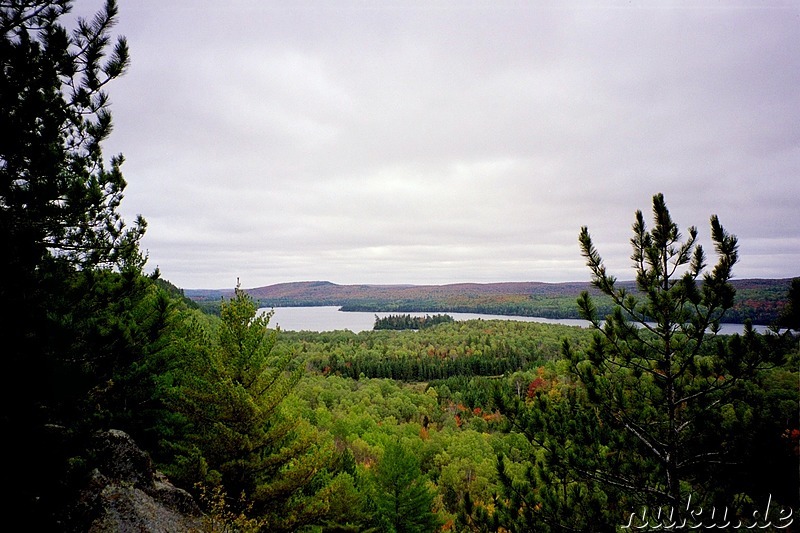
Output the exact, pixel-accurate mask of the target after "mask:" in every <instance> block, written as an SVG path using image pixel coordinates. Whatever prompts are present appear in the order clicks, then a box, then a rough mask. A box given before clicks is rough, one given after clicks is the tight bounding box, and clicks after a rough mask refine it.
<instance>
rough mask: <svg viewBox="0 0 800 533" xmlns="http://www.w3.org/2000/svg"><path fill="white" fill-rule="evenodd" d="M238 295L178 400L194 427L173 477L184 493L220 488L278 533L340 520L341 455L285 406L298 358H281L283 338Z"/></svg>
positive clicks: (190, 366)
mask: <svg viewBox="0 0 800 533" xmlns="http://www.w3.org/2000/svg"><path fill="white" fill-rule="evenodd" d="M271 316H272V315H271V313H264V314H259V313H258V309H257V308H256V305H255V303H254V302H253V300H252V299H251V298H250V297H249V296H248V295H247V294H246V293H245V291H244V290H242V289H241V288H240V287H238V286H237V287H236V289H235V296H234V297H233V298H232V299H231V300H230V301H227V302H223V303H222V306H221V313H220V318H221V323H220V325H219V327H218V332H217V334H216V338H215V336H214V334H213V333H209V332H205V331H203V330H202V329H200V330H198V331H197V332H196V333H195V334H194V335H190V339H194V340H193V341H192V340H190V342H191V344H190V345H188V346H186V352H185V353H184V354H183V357H184V360H185V366H184V367H183V368H182V370H181V372H179V373H178V374H177V382H176V385H177V387H176V388H175V389H174V394H175V395H174V397H173V398H172V400H171V403H172V405H173V406H174V407H175V409H176V410H178V411H179V412H181V413H183V415H184V416H185V417H186V419H187V421H188V422H189V428H188V429H187V432H186V435H185V436H184V437H183V438H182V439H179V442H178V443H177V449H178V450H179V451H178V453H177V454H176V457H175V459H174V460H173V464H172V466H171V467H168V469H167V470H168V473H170V474H171V476H174V478H175V479H176V480H177V481H179V482H181V483H183V484H184V485H187V486H191V485H193V484H195V483H201V484H204V485H206V486H220V487H221V488H222V490H223V491H224V492H225V493H226V494H227V495H228V496H229V497H230V498H231V499H232V500H237V498H239V497H240V496H242V499H241V501H240V504H241V505H239V507H237V504H236V503H233V504H232V507H233V509H232V510H233V511H234V512H235V513H237V514H238V513H243V514H244V515H245V516H247V517H249V518H251V519H254V520H257V521H259V523H261V524H262V525H263V526H264V528H265V530H268V531H292V530H296V529H297V528H298V527H300V526H302V525H306V524H312V523H319V522H321V521H324V520H328V519H330V518H331V517H330V508H331V506H330V499H331V497H332V494H331V491H332V490H333V488H334V487H335V486H337V484H335V483H333V481H334V478H335V475H334V474H332V473H331V472H330V468H329V467H330V465H331V464H332V459H333V457H332V449H331V448H330V447H328V446H326V445H325V443H324V442H320V441H319V437H318V435H317V434H316V431H315V430H314V429H313V428H312V427H311V426H310V425H309V424H308V423H307V422H306V421H305V420H302V419H290V417H288V416H287V415H286V414H285V412H284V410H283V407H282V404H283V402H284V400H285V399H286V397H287V396H288V395H289V394H290V393H291V391H292V390H293V388H294V387H295V385H296V384H297V382H298V380H299V379H300V377H301V376H302V373H303V368H302V367H301V366H298V365H296V364H295V361H294V355H293V354H292V353H291V352H287V353H284V354H281V355H276V354H273V353H272V350H273V347H274V345H275V341H276V336H277V333H278V332H277V330H274V329H269V321H270V318H271Z"/></svg>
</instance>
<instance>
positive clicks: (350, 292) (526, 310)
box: [184, 279, 791, 324]
mask: <svg viewBox="0 0 800 533" xmlns="http://www.w3.org/2000/svg"><path fill="white" fill-rule="evenodd" d="M619 283H620V286H626V287H628V288H629V289H632V288H633V286H634V284H633V282H619ZM733 285H734V287H736V290H737V294H736V305H735V307H734V309H732V310H731V311H730V312H729V313H728V315H727V317H726V319H727V321H729V322H743V321H744V320H745V319H748V318H749V319H751V320H752V321H753V323H754V324H770V323H772V322H773V321H774V320H775V319H776V318H777V316H778V314H779V313H780V310H781V309H782V308H783V305H785V301H786V296H787V293H788V291H789V287H790V285H791V279H744V280H735V281H733ZM584 290H589V291H590V292H591V293H593V294H595V295H597V292H596V291H595V289H594V288H592V287H591V285H590V284H589V283H588V282H565V283H544V282H536V281H525V282H507V283H454V284H448V285H338V284H336V283H331V282H329V281H300V282H292V283H278V284H275V285H268V286H266V287H256V288H252V289H246V292H247V293H248V294H249V295H250V296H252V297H253V298H254V299H255V300H256V301H257V302H258V304H259V305H260V306H261V307H306V306H328V305H332V306H338V307H341V308H342V310H343V311H370V312H378V311H382V312H413V311H419V312H448V311H449V312H454V313H457V312H466V313H489V314H499V315H520V316H540V317H545V318H577V317H578V314H577V306H576V304H575V299H576V298H577V297H578V295H579V294H580V293H581V291H584ZM184 293H185V295H186V296H187V297H188V298H189V299H191V300H193V301H195V302H197V303H198V304H200V305H201V306H202V307H204V308H206V309H207V310H209V311H212V312H213V311H214V309H215V308H218V305H219V302H220V300H221V299H222V298H229V297H231V296H232V295H233V290H232V289H230V290H210V289H186V290H184ZM597 303H598V307H600V309H601V312H608V311H610V309H611V307H610V302H609V301H608V300H606V299H604V298H600V297H599V296H598V298H597Z"/></svg>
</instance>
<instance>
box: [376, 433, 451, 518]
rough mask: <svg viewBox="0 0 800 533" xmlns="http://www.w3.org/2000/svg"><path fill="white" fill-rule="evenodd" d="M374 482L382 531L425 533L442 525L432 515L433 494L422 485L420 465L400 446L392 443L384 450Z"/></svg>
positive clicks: (394, 442)
mask: <svg viewBox="0 0 800 533" xmlns="http://www.w3.org/2000/svg"><path fill="white" fill-rule="evenodd" d="M374 482H375V488H374V497H373V498H374V502H375V505H376V518H377V521H378V523H379V526H378V527H379V529H380V530H381V531H388V532H393V533H424V532H431V531H436V530H437V529H438V527H439V526H440V525H441V523H440V520H439V517H438V515H437V514H436V513H434V512H433V511H432V507H433V499H434V493H433V492H432V491H431V490H430V489H429V488H428V487H427V486H426V485H425V480H424V477H423V476H422V471H421V470H420V465H419V461H418V460H417V458H416V457H415V456H414V455H413V453H412V452H411V451H410V450H408V449H407V447H406V445H404V444H403V443H402V442H397V441H393V442H390V443H389V444H387V446H386V447H385V448H384V453H383V457H382V458H381V461H380V463H379V464H378V466H377V470H376V472H375V478H374Z"/></svg>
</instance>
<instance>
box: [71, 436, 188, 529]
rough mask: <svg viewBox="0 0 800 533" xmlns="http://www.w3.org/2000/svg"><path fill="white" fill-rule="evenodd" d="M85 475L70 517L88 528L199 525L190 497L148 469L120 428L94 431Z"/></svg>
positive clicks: (146, 460) (145, 457) (144, 456)
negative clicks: (88, 473) (89, 470)
mask: <svg viewBox="0 0 800 533" xmlns="http://www.w3.org/2000/svg"><path fill="white" fill-rule="evenodd" d="M91 451H92V455H93V456H94V457H95V458H96V462H95V463H94V464H93V466H94V470H92V474H91V478H90V480H89V483H88V485H87V486H86V488H85V489H84V490H83V491H82V492H81V495H80V498H79V501H78V504H77V506H76V508H75V512H74V513H73V516H74V517H75V518H78V517H80V518H78V522H81V523H82V524H84V525H85V526H86V529H85V530H86V531H89V532H90V533H104V532H115V533H117V532H120V533H125V532H149V531H152V532H176V533H177V532H187V531H200V530H202V529H203V519H202V513H201V512H200V508H199V507H198V506H197V504H196V503H195V501H194V499H193V498H192V496H191V495H190V494H189V493H188V492H186V491H185V490H183V489H179V488H177V487H175V486H174V485H172V484H171V483H170V482H169V480H168V479H167V478H166V477H164V475H163V474H161V473H160V472H157V471H156V470H155V469H154V468H153V463H152V461H151V460H150V456H148V455H147V453H146V452H144V451H142V450H141V449H139V448H138V447H137V446H136V443H135V442H134V441H133V439H132V438H131V437H130V436H129V435H128V434H127V433H125V432H123V431H119V430H113V429H112V430H109V431H104V432H100V433H97V434H96V435H95V436H94V439H93V442H92V449H91Z"/></svg>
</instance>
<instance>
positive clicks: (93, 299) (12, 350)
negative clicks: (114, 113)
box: [0, 0, 147, 527]
mask: <svg viewBox="0 0 800 533" xmlns="http://www.w3.org/2000/svg"><path fill="white" fill-rule="evenodd" d="M72 3H73V2H71V1H68V0H27V1H22V0H9V1H4V2H0V69H1V70H2V74H0V132H2V142H0V249H2V250H3V260H2V261H1V262H0V302H2V303H3V305H4V307H5V308H6V310H7V313H6V315H5V318H4V319H3V320H2V321H0V336H2V338H3V343H4V361H3V363H4V371H5V372H6V373H7V375H9V376H13V379H25V380H26V386H25V387H24V390H22V391H20V390H18V388H16V387H2V391H3V392H2V394H0V406H1V407H0V424H1V425H2V426H3V428H4V433H5V434H6V435H7V436H8V439H7V442H8V443H9V445H10V447H11V448H12V451H11V453H10V456H11V457H14V460H13V461H11V464H10V465H9V468H7V469H4V472H3V474H2V475H3V479H2V482H3V485H4V486H5V487H6V488H7V489H8V490H9V491H10V492H11V494H10V495H9V498H8V499H6V498H4V499H3V502H4V504H10V505H11V506H12V507H13V508H14V509H15V512H17V513H20V514H24V515H28V516H31V517H34V518H35V520H43V521H44V520H47V519H48V518H49V517H51V513H52V511H53V509H54V507H55V505H56V502H55V499H56V497H55V496H54V492H55V491H56V490H60V489H62V488H64V484H65V483H66V481H65V476H66V468H67V467H66V456H67V454H69V453H73V452H74V450H73V449H72V448H73V446H76V447H77V446H79V444H78V441H77V440H76V438H75V437H76V432H78V431H86V430H89V429H91V427H92V426H96V425H97V424H100V423H102V419H103V418H104V417H96V416H95V413H93V412H91V411H87V410H85V409H82V407H87V406H89V405H92V403H91V402H90V401H89V400H91V399H92V397H93V399H95V400H97V399H98V397H97V394H99V393H101V392H102V391H103V390H104V389H105V388H106V387H107V385H108V383H109V380H110V379H111V377H112V376H113V375H114V374H115V373H116V372H117V371H118V370H120V368H121V366H123V365H125V364H127V363H129V362H130V361H131V360H134V359H137V358H139V357H140V356H141V353H140V352H139V351H138V350H137V348H136V347H135V344H136V342H135V341H134V339H137V338H138V335H139V334H140V333H141V331H137V326H136V325H135V324H134V323H133V322H132V321H133V320H134V319H135V317H134V316H133V314H132V312H133V311H132V310H133V309H134V308H135V306H136V305H138V303H137V302H138V301H139V299H140V298H141V297H142V296H143V293H144V292H146V290H147V289H146V285H147V283H143V282H142V279H141V269H142V267H143V265H144V262H145V258H144V257H143V255H142V254H141V252H140V251H139V247H138V244H139V240H140V239H141V237H142V235H143V234H144V230H145V223H144V220H143V219H141V218H138V219H137V220H136V222H135V223H134V225H133V226H132V227H127V226H126V225H125V223H124V221H123V220H122V217H121V216H120V213H119V206H120V202H121V201H122V197H123V191H124V189H125V186H126V182H125V179H124V178H123V176H122V173H121V164H122V157H121V156H116V157H113V158H111V160H110V161H107V160H106V159H105V158H104V155H103V152H102V143H103V141H104V140H105V139H106V138H107V137H108V135H109V134H110V132H111V125H112V122H111V114H110V111H109V98H108V95H107V93H106V92H105V91H106V87H107V85H108V83H109V82H110V81H112V80H113V79H115V78H117V77H119V76H120V75H122V74H123V73H124V71H125V69H126V68H127V66H128V64H129V58H128V48H127V44H126V41H125V39H124V38H121V37H120V38H117V39H116V40H114V39H112V35H111V31H112V29H113V26H114V23H115V21H116V16H117V8H116V4H115V2H113V1H111V0H109V1H108V2H106V4H105V6H104V7H103V8H102V9H101V10H100V11H99V12H98V13H97V14H96V15H95V16H94V17H92V18H91V19H88V20H87V19H79V20H78V21H77V23H76V27H75V28H74V30H71V31H70V30H68V29H67V28H65V27H64V25H63V24H62V22H61V21H62V20H63V18H64V17H65V15H67V14H68V13H69V12H70V11H71V9H72ZM73 463H77V461H73ZM11 487H13V489H12V488H11ZM32 527H33V526H32Z"/></svg>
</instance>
